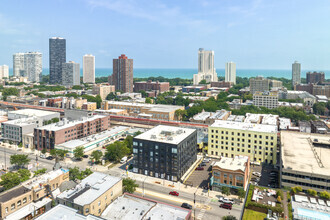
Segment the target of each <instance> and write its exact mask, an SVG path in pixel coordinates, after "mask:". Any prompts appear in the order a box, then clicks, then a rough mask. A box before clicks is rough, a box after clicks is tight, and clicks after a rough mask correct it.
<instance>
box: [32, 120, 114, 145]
mask: <svg viewBox="0 0 330 220" xmlns="http://www.w3.org/2000/svg"><path fill="white" fill-rule="evenodd" d="M109 128H110V116H109V115H92V116H88V117H83V118H81V119H80V120H74V121H68V120H67V119H66V118H64V119H63V120H62V121H60V122H57V123H55V124H50V125H45V126H42V127H39V128H35V129H34V145H35V148H36V149H38V150H42V149H47V150H51V149H54V148H55V145H58V144H62V143H64V142H66V141H70V140H75V139H78V138H82V137H86V136H89V135H92V134H96V133H99V132H102V131H105V130H108V129H109Z"/></svg>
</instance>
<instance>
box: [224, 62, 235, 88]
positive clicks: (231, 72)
mask: <svg viewBox="0 0 330 220" xmlns="http://www.w3.org/2000/svg"><path fill="white" fill-rule="evenodd" d="M225 82H232V83H233V84H236V63H234V62H228V63H226V74H225Z"/></svg>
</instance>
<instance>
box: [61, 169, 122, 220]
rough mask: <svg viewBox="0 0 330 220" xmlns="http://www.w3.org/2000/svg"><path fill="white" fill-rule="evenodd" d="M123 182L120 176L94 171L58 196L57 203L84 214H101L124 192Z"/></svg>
mask: <svg viewBox="0 0 330 220" xmlns="http://www.w3.org/2000/svg"><path fill="white" fill-rule="evenodd" d="M122 191H123V182H122V179H121V178H119V177H114V176H109V175H107V174H104V173H99V172H94V173H92V174H91V175H89V176H88V177H86V178H85V179H83V180H82V181H81V183H79V184H78V185H77V186H76V187H75V188H74V189H70V190H67V191H64V192H62V193H61V194H60V195H58V196H57V198H56V202H57V204H62V205H66V206H69V207H72V208H74V209H76V210H78V213H79V214H82V215H90V214H91V215H95V216H100V215H101V213H102V212H103V211H104V210H105V209H106V207H107V206H108V205H109V204H111V203H112V202H113V201H114V200H115V199H116V198H117V197H118V196H120V195H121V194H122Z"/></svg>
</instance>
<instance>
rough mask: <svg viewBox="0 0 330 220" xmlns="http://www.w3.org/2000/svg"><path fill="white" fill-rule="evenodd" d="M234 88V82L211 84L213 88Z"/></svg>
mask: <svg viewBox="0 0 330 220" xmlns="http://www.w3.org/2000/svg"><path fill="white" fill-rule="evenodd" d="M232 86H233V83H232V82H225V81H219V82H211V87H220V88H230V87H232Z"/></svg>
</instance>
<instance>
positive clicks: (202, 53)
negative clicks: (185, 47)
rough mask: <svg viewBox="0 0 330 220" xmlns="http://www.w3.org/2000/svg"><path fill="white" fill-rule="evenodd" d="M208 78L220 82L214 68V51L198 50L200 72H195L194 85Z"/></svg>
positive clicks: (209, 80) (207, 80) (210, 80)
mask: <svg viewBox="0 0 330 220" xmlns="http://www.w3.org/2000/svg"><path fill="white" fill-rule="evenodd" d="M202 80H206V82H207V83H209V82H218V75H217V73H216V71H215V68H214V51H213V50H204V49H203V48H199V50H198V73H197V74H194V79H193V81H194V85H198V84H199V82H200V81H202Z"/></svg>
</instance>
